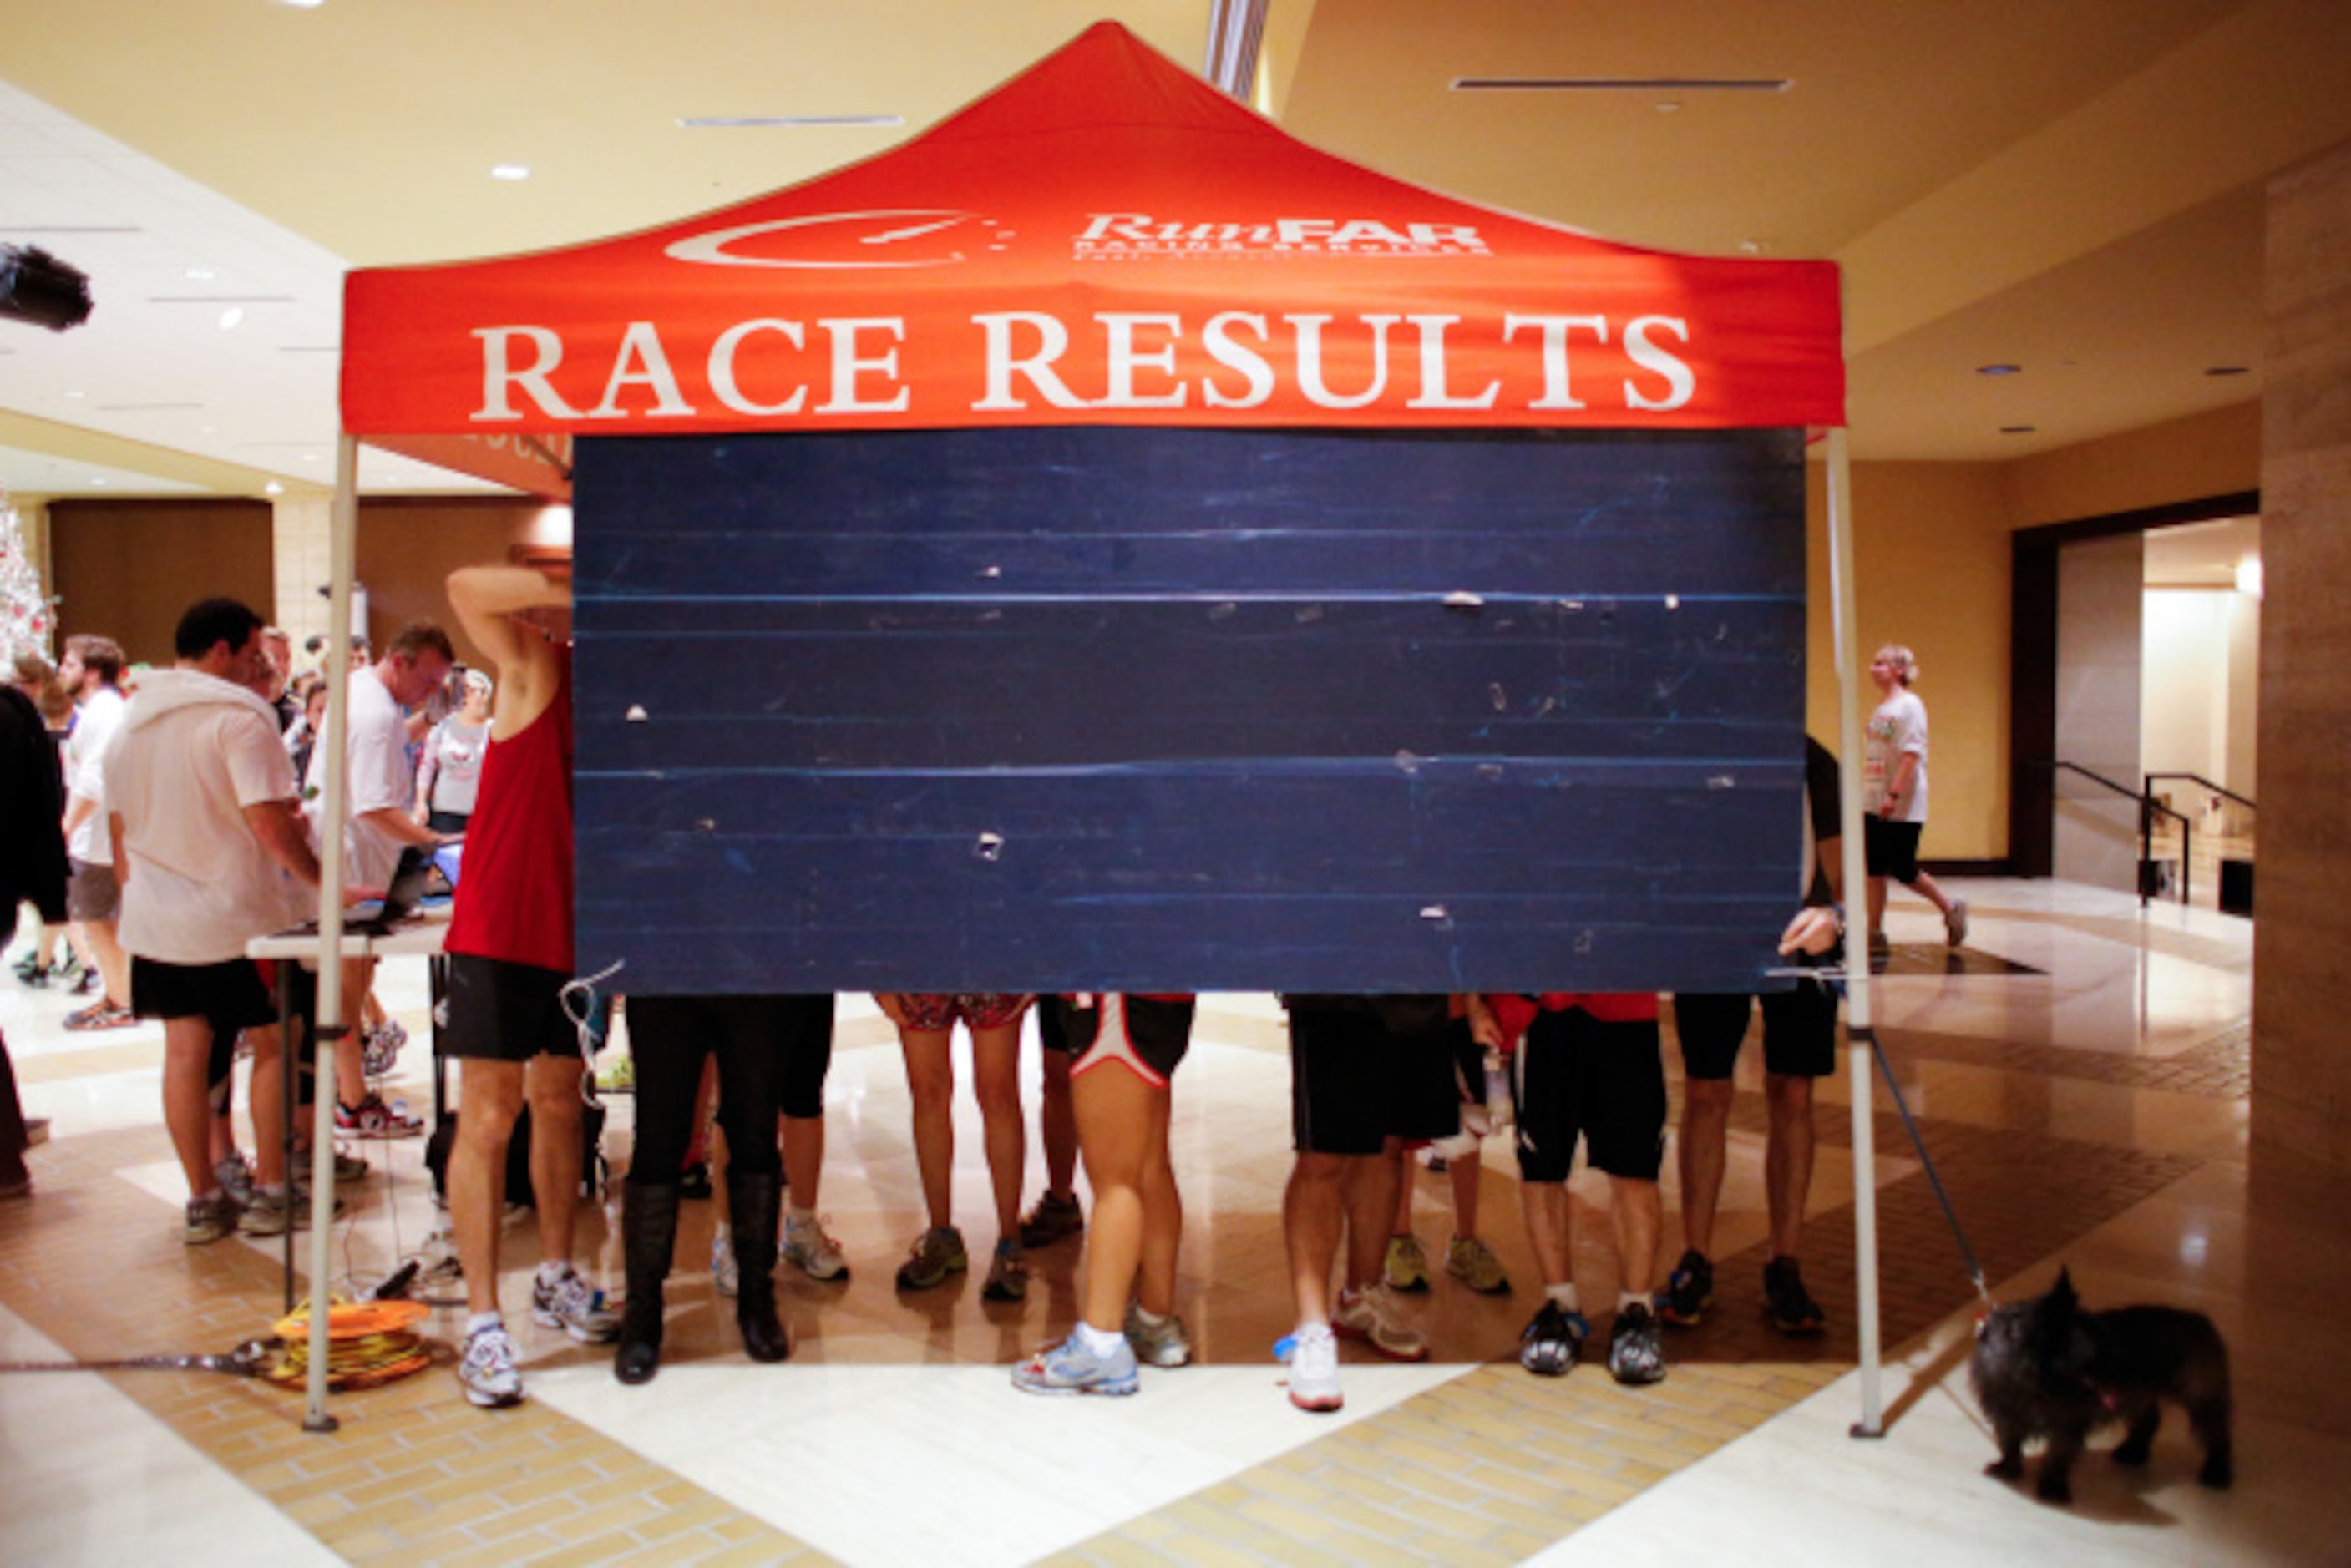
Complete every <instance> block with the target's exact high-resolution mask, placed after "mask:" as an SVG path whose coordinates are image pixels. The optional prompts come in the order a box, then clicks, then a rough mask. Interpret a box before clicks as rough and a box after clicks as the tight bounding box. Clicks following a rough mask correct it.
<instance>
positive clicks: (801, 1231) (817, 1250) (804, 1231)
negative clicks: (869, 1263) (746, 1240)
mask: <svg viewBox="0 0 2351 1568" xmlns="http://www.w3.org/2000/svg"><path fill="white" fill-rule="evenodd" d="M784 1258H785V1261H786V1262H790V1263H793V1264H796V1265H798V1266H799V1271H800V1272H802V1273H804V1274H806V1275H807V1276H808V1277H809V1278H810V1279H812V1280H845V1279H847V1278H848V1277H849V1260H848V1259H847V1258H845V1257H843V1256H841V1246H840V1244H839V1243H838V1242H836V1241H833V1239H832V1238H831V1236H828V1235H826V1234H825V1230H824V1220H822V1219H821V1218H812V1219H810V1220H795V1219H793V1218H792V1217H791V1216H789V1215H786V1216H785V1217H784Z"/></svg>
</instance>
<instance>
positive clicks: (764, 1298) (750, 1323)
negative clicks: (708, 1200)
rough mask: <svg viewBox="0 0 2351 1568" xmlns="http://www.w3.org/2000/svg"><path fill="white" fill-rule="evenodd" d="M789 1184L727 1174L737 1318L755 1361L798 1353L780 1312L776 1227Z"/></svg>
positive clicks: (731, 1173)
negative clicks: (793, 1351) (738, 1277)
mask: <svg viewBox="0 0 2351 1568" xmlns="http://www.w3.org/2000/svg"><path fill="white" fill-rule="evenodd" d="M783 1199H784V1192H783V1183H782V1182H781V1181H780V1180H778V1179H777V1178H775V1177H774V1176H738V1175H737V1174H736V1173H735V1172H734V1170H733V1169H731V1168H730V1169H729V1170H728V1171H727V1173H726V1202H727V1208H728V1209H729V1210H732V1211H733V1212H732V1217H731V1219H730V1220H729V1222H730V1223H731V1224H732V1225H733V1226H734V1227H735V1269H736V1272H737V1274H738V1275H739V1276H740V1278H741V1283H740V1286H739V1289H740V1291H741V1293H740V1294H739V1295H737V1297H736V1298H735V1321H736V1323H737V1324H740V1325H741V1327H742V1330H743V1349H744V1352H745V1354H747V1355H749V1356H750V1357H751V1359H752V1360H754V1361H781V1360H782V1359H783V1358H784V1357H785V1356H787V1355H790V1354H791V1353H792V1342H791V1339H790V1337H789V1335H788V1334H785V1333H784V1325H783V1324H782V1323H781V1322H780V1321H779V1320H778V1318H777V1316H776V1227H777V1225H778V1222H779V1221H780V1220H781V1219H782V1217H783Z"/></svg>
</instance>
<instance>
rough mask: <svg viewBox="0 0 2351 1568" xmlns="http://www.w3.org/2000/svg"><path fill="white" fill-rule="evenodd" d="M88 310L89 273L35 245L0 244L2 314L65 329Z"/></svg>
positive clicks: (81, 319) (76, 323) (84, 317)
mask: <svg viewBox="0 0 2351 1568" xmlns="http://www.w3.org/2000/svg"><path fill="white" fill-rule="evenodd" d="M89 310H90V300H89V274H88V273H86V272H83V271H82V270H81V269H80V268H79V267H73V266H68V265H66V264H65V263H63V262H61V261H59V260H57V257H55V256H53V255H51V254H49V253H48V252H47V251H45V250H41V249H39V248H38V247H37V246H34V245H0V318H5V319H7V320H10V321H29V322H31V323H32V324H33V325H34V326H36V327H47V328H48V329H49V330H50V331H52V332H63V331H64V330H65V329H66V328H67V327H79V326H80V325H81V324H82V323H83V322H85V321H87V320H89Z"/></svg>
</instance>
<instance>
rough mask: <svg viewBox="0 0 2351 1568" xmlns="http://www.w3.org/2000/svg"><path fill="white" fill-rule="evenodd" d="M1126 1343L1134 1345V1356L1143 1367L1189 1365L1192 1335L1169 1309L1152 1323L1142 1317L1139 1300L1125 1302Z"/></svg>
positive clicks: (1141, 1304) (1141, 1306)
mask: <svg viewBox="0 0 2351 1568" xmlns="http://www.w3.org/2000/svg"><path fill="white" fill-rule="evenodd" d="M1126 1343H1127V1344H1128V1345H1132V1346H1133V1347H1134V1358H1135V1359H1136V1360H1137V1361H1140V1362H1142V1363H1143V1364H1144V1366H1190V1365H1191V1364H1192V1336H1191V1335H1190V1334H1186V1333H1185V1332H1184V1320H1183V1319H1182V1318H1180V1317H1178V1316H1176V1315H1175V1314H1174V1313H1172V1312H1171V1313H1169V1314H1167V1315H1166V1316H1165V1317H1163V1318H1161V1319H1160V1320H1159V1321H1158V1322H1157V1323H1156V1324H1153V1323H1149V1322H1146V1321H1145V1320H1144V1315H1143V1303H1140V1302H1129V1303H1127V1304H1126Z"/></svg>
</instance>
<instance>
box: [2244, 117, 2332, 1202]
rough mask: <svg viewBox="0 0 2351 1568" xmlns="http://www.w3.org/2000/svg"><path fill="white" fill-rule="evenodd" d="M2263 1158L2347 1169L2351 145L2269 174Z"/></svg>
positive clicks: (2260, 1026) (2259, 940)
mask: <svg viewBox="0 0 2351 1568" xmlns="http://www.w3.org/2000/svg"><path fill="white" fill-rule="evenodd" d="M2267 296H2268V299H2267V306H2268V314H2269V334H2268V342H2267V349H2266V354H2265V357H2264V367H2263V373H2264V376H2265V378H2266V383H2265V387H2264V389H2263V392H2262V577H2263V580H2264V584H2265V597H2264V602H2263V603H2262V686H2261V709H2262V712H2261V780H2262V791H2261V796H2260V799H2261V814H2260V822H2259V828H2258V831H2259V834H2260V840H2259V856H2260V869H2259V874H2258V875H2259V886H2258V888H2257V890H2256V894H2255V900H2254V909H2255V911H2256V915H2257V923H2256V926H2255V929H2254V937H2253V1122H2252V1152H2253V1155H2254V1158H2255V1164H2256V1167H2257V1168H2258V1167H2259V1166H2260V1165H2261V1164H2262V1161H2263V1159H2264V1158H2268V1157H2278V1156H2300V1157H2304V1158H2309V1159H2314V1160H2317V1161H2320V1162H2322V1163H2323V1164H2325V1165H2326V1166H2328V1167H2330V1168H2333V1169H2335V1170H2336V1171H2338V1172H2346V1173H2351V1051H2346V1049H2345V1048H2344V1020H2345V1019H2346V1016H2351V966H2346V964H2345V962H2344V955H2345V953H2346V951H2351V657H2346V653H2351V395H2346V389H2351V143H2346V144H2344V145H2343V146H2340V147H2337V148H2335V150H2334V151H2330V152H2327V153H2325V154H2324V155H2322V156H2320V157H2318V158H2316V159H2314V160H2312V161H2310V162H2308V163H2305V164H2303V165H2301V166H2300V167H2298V168H2295V169H2294V170H2292V171H2288V172H2286V173H2284V174H2281V175H2279V176H2278V177H2277V178H2276V179H2274V180H2273V181H2272V182H2270V187H2269V244H2268V261H2267Z"/></svg>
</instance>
